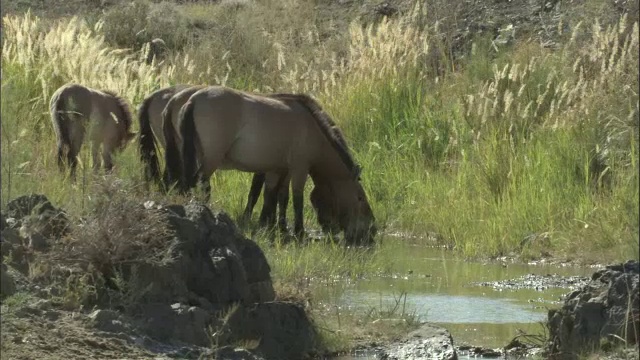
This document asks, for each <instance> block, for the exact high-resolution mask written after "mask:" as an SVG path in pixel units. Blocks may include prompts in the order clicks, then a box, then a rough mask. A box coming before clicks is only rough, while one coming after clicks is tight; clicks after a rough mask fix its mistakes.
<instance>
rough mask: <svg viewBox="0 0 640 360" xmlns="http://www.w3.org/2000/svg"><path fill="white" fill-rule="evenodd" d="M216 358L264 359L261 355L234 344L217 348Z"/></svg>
mask: <svg viewBox="0 0 640 360" xmlns="http://www.w3.org/2000/svg"><path fill="white" fill-rule="evenodd" d="M214 359H225V360H264V358H261V357H260V356H258V355H256V354H254V353H252V352H251V351H249V350H246V349H242V348H236V347H233V346H223V347H221V348H218V349H216V351H215V353H214Z"/></svg>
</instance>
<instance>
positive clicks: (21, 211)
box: [6, 194, 55, 219]
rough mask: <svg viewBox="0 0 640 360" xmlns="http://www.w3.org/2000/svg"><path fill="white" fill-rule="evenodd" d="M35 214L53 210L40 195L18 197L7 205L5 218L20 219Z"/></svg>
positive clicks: (45, 198) (44, 197)
mask: <svg viewBox="0 0 640 360" xmlns="http://www.w3.org/2000/svg"><path fill="white" fill-rule="evenodd" d="M34 210H36V211H35V212H36V213H38V214H40V213H42V212H44V211H47V210H55V208H54V207H53V205H51V203H50V202H49V199H47V197H46V196H44V195H40V194H31V195H24V196H19V197H17V198H15V199H13V200H11V201H9V203H8V204H7V210H6V216H7V218H14V219H21V218H23V217H25V216H29V215H31V214H33V213H34Z"/></svg>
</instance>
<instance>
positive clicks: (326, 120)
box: [268, 93, 360, 176]
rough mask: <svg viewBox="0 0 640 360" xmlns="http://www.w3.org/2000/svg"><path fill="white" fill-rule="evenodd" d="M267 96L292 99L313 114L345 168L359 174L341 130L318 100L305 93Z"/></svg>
mask: <svg viewBox="0 0 640 360" xmlns="http://www.w3.org/2000/svg"><path fill="white" fill-rule="evenodd" d="M268 97H270V98H274V99H278V100H285V99H286V100H294V101H297V102H298V103H300V104H301V105H303V106H304V107H305V108H306V109H307V110H309V112H310V113H311V115H313V118H314V119H315V120H316V122H317V124H318V125H319V126H320V129H321V130H322V133H323V134H324V136H325V137H326V138H327V139H328V140H329V143H330V144H331V145H332V147H333V148H334V150H336V151H337V152H338V155H339V156H340V158H341V159H342V161H343V162H344V163H345V165H347V168H348V169H349V170H350V171H353V172H355V173H356V174H357V175H358V176H359V172H360V167H359V166H358V165H357V164H356V162H355V160H354V159H353V156H352V155H351V152H350V151H349V147H348V146H347V142H346V140H345V138H344V135H343V133H342V131H340V129H339V128H338V126H337V125H336V123H335V122H334V121H333V119H331V117H330V116H329V114H327V113H326V112H325V111H324V110H322V108H321V107H320V104H318V102H317V101H316V100H315V99H314V98H312V97H311V96H309V95H307V94H287V93H274V94H269V95H268Z"/></svg>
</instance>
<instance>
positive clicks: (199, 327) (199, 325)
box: [140, 303, 211, 346]
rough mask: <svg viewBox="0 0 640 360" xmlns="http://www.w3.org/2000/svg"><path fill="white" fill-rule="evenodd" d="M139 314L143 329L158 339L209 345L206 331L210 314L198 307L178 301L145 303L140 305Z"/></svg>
mask: <svg viewBox="0 0 640 360" xmlns="http://www.w3.org/2000/svg"><path fill="white" fill-rule="evenodd" d="M140 315H141V316H140V318H141V319H142V324H143V325H142V326H143V329H144V331H145V332H146V333H147V334H149V336H151V337H153V338H155V339H157V340H158V341H162V342H173V341H176V340H177V341H180V342H184V343H187V344H194V345H198V346H209V345H211V341H210V338H209V335H208V334H207V331H206V330H207V327H208V325H209V323H210V321H211V316H210V314H209V313H208V312H206V311H204V310H202V309H200V308H198V307H195V306H188V305H185V304H179V303H176V304H173V305H167V304H158V303H156V304H147V305H145V306H143V307H142V309H141V311H140Z"/></svg>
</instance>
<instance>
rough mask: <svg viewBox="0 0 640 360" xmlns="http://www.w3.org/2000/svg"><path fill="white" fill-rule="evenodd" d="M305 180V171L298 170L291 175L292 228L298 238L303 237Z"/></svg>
mask: <svg viewBox="0 0 640 360" xmlns="http://www.w3.org/2000/svg"><path fill="white" fill-rule="evenodd" d="M306 181H307V172H306V171H300V172H297V173H294V174H292V175H291V191H292V192H293V214H294V216H293V221H294V225H293V230H294V232H295V234H296V236H298V237H299V238H303V237H304V221H303V220H304V219H303V210H304V208H303V207H304V184H305V182H306Z"/></svg>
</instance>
